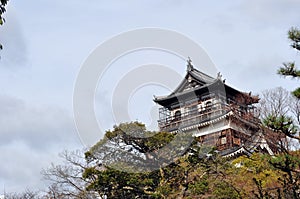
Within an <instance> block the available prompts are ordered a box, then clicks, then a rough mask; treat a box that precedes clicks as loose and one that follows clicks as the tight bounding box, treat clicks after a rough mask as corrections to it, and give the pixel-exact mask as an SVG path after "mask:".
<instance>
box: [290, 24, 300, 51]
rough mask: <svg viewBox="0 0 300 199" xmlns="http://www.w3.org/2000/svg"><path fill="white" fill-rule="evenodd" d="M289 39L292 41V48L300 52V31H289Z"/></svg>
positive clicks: (293, 28) (295, 29)
mask: <svg viewBox="0 0 300 199" xmlns="http://www.w3.org/2000/svg"><path fill="white" fill-rule="evenodd" d="M288 38H289V39H290V40H291V41H292V44H291V46H292V47H293V48H295V49H297V50H300V30H299V29H298V28H296V27H292V28H291V29H290V30H289V31H288Z"/></svg>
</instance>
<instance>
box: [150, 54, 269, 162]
mask: <svg viewBox="0 0 300 199" xmlns="http://www.w3.org/2000/svg"><path fill="white" fill-rule="evenodd" d="M258 101H259V98H258V96H252V95H251V93H245V92H241V91H238V90H236V89H235V88H233V87H231V86H229V85H227V84H226V83H225V80H222V76H221V75H220V74H218V76H217V78H213V77H211V76H209V75H207V74H205V73H202V72H200V71H199V70H197V69H195V68H194V67H193V65H192V63H191V60H188V64H187V71H186V75H185V77H184V79H183V80H182V81H181V83H180V84H179V85H178V87H177V88H176V89H175V90H174V91H173V92H172V93H171V94H169V95H167V96H161V97H154V102H156V103H157V104H159V105H160V106H161V108H160V109H159V120H158V126H159V129H160V131H167V132H170V133H177V132H179V131H180V132H189V133H192V134H193V136H195V137H196V139H197V140H198V142H199V144H201V145H207V146H212V147H216V148H217V150H218V151H220V154H221V155H223V156H225V157H231V156H236V155H239V154H251V153H252V152H254V151H257V150H259V151H262V152H266V153H269V154H270V155H273V152H272V150H271V149H270V147H269V145H268V143H267V141H266V140H265V139H264V137H263V135H262V133H261V131H260V120H259V119H258V118H256V117H255V111H256V108H255V106H254V105H255V104H256V103H258Z"/></svg>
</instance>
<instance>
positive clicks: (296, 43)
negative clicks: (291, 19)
mask: <svg viewBox="0 0 300 199" xmlns="http://www.w3.org/2000/svg"><path fill="white" fill-rule="evenodd" d="M288 38H289V39H290V40H291V42H292V44H291V46H292V47H293V48H294V49H296V50H298V51H299V50H300V30H299V29H298V28H296V27H292V28H291V29H290V30H289V31H288ZM278 74H280V75H283V76H291V77H293V78H299V77H300V70H298V69H297V68H296V66H295V62H288V63H283V67H280V68H279V70H278ZM293 94H294V96H295V97H297V98H298V99H300V88H297V89H296V90H295V91H293Z"/></svg>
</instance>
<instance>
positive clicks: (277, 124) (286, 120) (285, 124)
mask: <svg viewBox="0 0 300 199" xmlns="http://www.w3.org/2000/svg"><path fill="white" fill-rule="evenodd" d="M263 123H264V125H266V126H267V127H269V128H271V129H273V130H275V131H279V132H282V133H283V134H285V135H287V136H292V135H295V134H296V133H297V132H298V128H297V126H296V125H295V124H294V120H293V119H292V118H291V117H288V116H284V115H280V116H278V117H276V116H273V115H269V116H268V117H267V118H265V119H264V120H263Z"/></svg>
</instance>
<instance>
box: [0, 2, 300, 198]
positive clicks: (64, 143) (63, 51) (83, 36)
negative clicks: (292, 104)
mask: <svg viewBox="0 0 300 199" xmlns="http://www.w3.org/2000/svg"><path fill="white" fill-rule="evenodd" d="M299 10H300V1H299V0H281V1H280V0H251V1H246V0H239V1H236V0H235V1H233V0H232V1H222V2H221V1H216V0H215V1H198V0H191V1H183V0H173V1H171V0H160V1H158V0H157V1H145V0H135V1H133V0H132V1H131V0H128V1H124V0H123V1H121V0H119V1H117V0H116V1H96V0H89V1H79V0H72V1H70V0H65V1H61V0H51V1H50V0H41V1H30V0H28V1H23V0H14V1H13V0H11V1H10V2H9V5H8V7H7V13H6V23H5V24H4V26H2V27H0V42H1V43H2V44H3V46H4V49H3V50H2V51H1V52H0V54H1V60H0V127H1V129H0V160H1V164H0V190H1V189H2V188H1V187H3V188H4V187H5V189H6V191H8V192H10V191H20V190H24V189H25V188H43V183H44V182H43V181H41V180H40V179H41V175H40V171H41V169H42V168H45V167H47V166H49V165H50V163H51V162H56V161H58V156H57V154H58V153H59V152H62V151H63V150H64V149H67V150H73V149H81V148H83V147H84V145H83V144H82V143H81V141H80V138H79V136H78V133H77V132H76V127H75V123H74V120H73V110H72V95H73V89H74V84H75V81H76V77H77V75H78V72H79V70H80V67H81V65H82V63H83V62H84V61H85V60H86V59H87V57H88V55H89V54H90V53H91V52H92V51H93V50H94V49H95V48H96V47H97V46H98V45H99V44H101V43H102V42H104V41H106V40H107V39H108V38H111V37H113V36H114V35H116V34H119V33H121V32H126V31H129V30H133V29H137V28H143V27H157V28H162V29H168V30H174V31H176V32H179V33H181V34H183V35H186V36H188V37H189V38H191V39H192V40H194V41H195V42H197V43H198V44H199V45H200V46H201V47H202V48H203V49H205V51H206V52H207V54H208V55H209V56H210V58H211V59H212V60H213V62H214V64H215V65H216V68H217V71H219V72H221V73H222V75H223V78H225V79H226V83H228V84H229V85H231V86H233V87H235V88H237V89H239V90H242V91H247V92H249V91H252V93H255V94H259V93H260V92H261V91H262V90H265V89H269V88H274V87H277V86H282V87H284V88H286V89H288V90H292V89H294V88H295V87H297V85H298V83H299V82H298V81H297V80H289V79H284V78H282V77H279V76H278V75H277V74H276V70H277V68H278V67H279V66H280V65H281V64H282V62H284V61H293V60H296V61H297V60H298V61H300V60H299V53H297V52H295V51H294V50H293V49H292V48H291V47H290V46H289V45H290V44H289V41H288V39H287V31H288V29H289V28H290V27H292V26H298V27H299V26H300V21H299V19H300V12H299ZM192 59H193V58H192ZM148 63H159V64H163V65H168V66H170V65H172V67H173V69H174V70H175V71H176V72H178V73H179V74H181V75H182V76H183V75H184V73H185V69H186V63H185V61H184V60H181V59H179V58H178V57H176V56H174V55H172V54H168V53H166V52H159V51H151V50H149V51H145V52H136V53H132V54H130V55H128V56H127V57H126V56H125V57H123V58H122V59H120V60H118V63H115V64H113V65H112V66H111V68H110V69H111V70H110V71H108V72H107V73H106V77H105V78H103V81H104V84H103V85H107V86H100V87H98V90H97V95H96V103H95V104H96V106H95V107H96V108H97V110H96V112H97V116H98V118H97V119H98V120H101V121H100V122H102V123H104V124H105V125H103V128H104V129H108V128H112V125H113V124H114V120H113V117H112V116H108V115H109V114H110V113H111V110H110V109H111V106H110V103H111V101H112V99H111V98H112V96H113V93H112V91H111V90H112V89H113V88H114V86H115V85H117V83H118V81H119V80H120V79H121V78H122V77H123V76H124V73H126V71H129V70H132V66H140V65H142V64H148ZM127 66H128V67H127ZM121 67H122V70H121ZM126 67H127V68H126ZM196 67H197V66H196ZM133 68H134V67H133ZM167 77H168V75H166V78H167ZM178 83H179V82H178ZM155 89H156V87H153V88H151V87H150V88H148V87H145V88H144V91H143V87H141V88H140V89H139V90H138V91H136V92H135V94H134V95H132V96H131V98H130V99H131V101H130V100H129V101H128V104H126V105H124V106H129V109H130V114H132V115H131V118H132V120H139V121H142V122H144V123H146V124H149V123H151V114H150V111H152V113H153V110H156V109H153V106H154V103H153V102H152V95H165V94H168V91H164V90H159V89H157V90H155ZM121 106H122V105H121ZM108 113H109V114H108ZM154 113H155V112H154ZM155 114H157V113H155ZM145 115H146V116H147V117H145ZM149 117H150V118H149ZM152 119H153V118H152ZM149 126H150V124H149ZM96 141H97V140H95V142H96ZM0 194H1V191H0Z"/></svg>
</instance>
